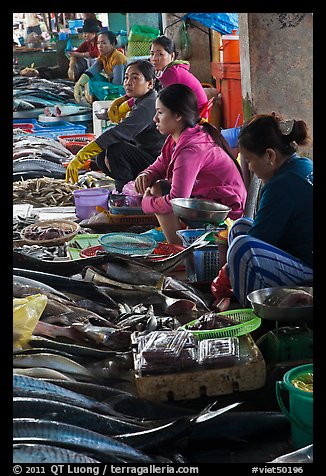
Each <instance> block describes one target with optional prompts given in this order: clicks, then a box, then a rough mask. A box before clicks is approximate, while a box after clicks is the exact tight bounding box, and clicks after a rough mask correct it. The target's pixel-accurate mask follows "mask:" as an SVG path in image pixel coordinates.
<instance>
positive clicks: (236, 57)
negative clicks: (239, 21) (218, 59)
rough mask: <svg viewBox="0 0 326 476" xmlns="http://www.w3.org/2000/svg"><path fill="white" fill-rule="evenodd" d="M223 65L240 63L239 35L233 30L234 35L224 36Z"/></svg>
mask: <svg viewBox="0 0 326 476" xmlns="http://www.w3.org/2000/svg"><path fill="white" fill-rule="evenodd" d="M219 49H220V50H222V51H223V63H240V47H239V35H237V34H236V30H232V35H222V46H220V48H219Z"/></svg>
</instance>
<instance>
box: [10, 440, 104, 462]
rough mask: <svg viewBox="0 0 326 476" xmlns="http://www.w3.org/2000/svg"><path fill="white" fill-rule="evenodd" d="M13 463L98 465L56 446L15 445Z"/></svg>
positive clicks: (78, 454) (94, 460)
mask: <svg viewBox="0 0 326 476" xmlns="http://www.w3.org/2000/svg"><path fill="white" fill-rule="evenodd" d="M13 463H16V464H17V463H32V464H37V463H83V464H89V463H100V461H99V460H96V459H94V458H90V457H89V456H85V455H83V454H82V453H78V452H76V451H72V450H68V449H66V448H60V447H58V446H49V445H38V444H29V443H17V444H14V445H13Z"/></svg>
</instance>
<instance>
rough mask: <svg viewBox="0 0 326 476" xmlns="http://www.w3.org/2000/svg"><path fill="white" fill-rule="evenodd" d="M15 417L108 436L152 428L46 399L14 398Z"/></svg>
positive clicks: (139, 422)
mask: <svg viewBox="0 0 326 476" xmlns="http://www.w3.org/2000/svg"><path fill="white" fill-rule="evenodd" d="M13 417H14V418H26V417H29V418H42V419H44V420H55V421H58V422H64V423H69V424H71V425H77V426H80V427H82V428H86V429H88V430H92V431H97V432H99V433H102V434H103V435H107V436H114V435H120V434H123V433H125V432H128V434H130V433H132V432H138V431H141V430H144V429H148V428H150V425H149V424H148V423H147V424H144V423H142V422H141V420H137V423H130V422H129V421H127V419H123V420H122V419H118V418H116V417H113V416H109V415H101V414H99V413H96V412H93V411H90V410H87V409H85V408H80V407H77V406H75V405H71V404H67V403H61V402H56V401H51V400H46V399H44V398H43V399H42V398H30V397H14V398H13ZM135 421H136V420H135ZM131 446H133V445H131Z"/></svg>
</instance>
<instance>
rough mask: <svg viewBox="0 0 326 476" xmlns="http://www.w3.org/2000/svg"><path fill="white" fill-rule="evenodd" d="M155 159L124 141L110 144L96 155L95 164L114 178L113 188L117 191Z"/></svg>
mask: <svg viewBox="0 0 326 476" xmlns="http://www.w3.org/2000/svg"><path fill="white" fill-rule="evenodd" d="M105 157H106V158H107V160H108V162H109V166H110V170H109V169H108V168H107V166H106V165H105V161H104V160H105ZM155 160H156V157H152V156H150V155H149V154H148V153H147V152H144V151H142V150H140V149H139V148H138V147H136V146H135V145H133V144H131V143H130V142H124V141H121V142H117V143H116V144H112V145H110V147H108V148H107V149H106V150H104V151H103V152H101V153H100V154H98V156H97V157H96V163H97V166H98V167H99V168H100V169H101V170H102V172H104V173H105V174H106V175H109V176H110V177H112V178H113V179H114V180H115V188H116V189H117V191H118V192H121V191H122V188H123V186H124V185H126V183H128V182H130V181H131V180H135V178H136V177H137V175H138V174H139V173H140V172H142V171H143V170H144V169H146V168H147V167H148V166H149V165H151V164H152V163H153V162H154V161H155Z"/></svg>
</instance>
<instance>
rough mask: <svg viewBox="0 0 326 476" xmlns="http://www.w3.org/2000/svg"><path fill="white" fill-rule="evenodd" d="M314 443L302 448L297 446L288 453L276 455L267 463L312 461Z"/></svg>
mask: <svg viewBox="0 0 326 476" xmlns="http://www.w3.org/2000/svg"><path fill="white" fill-rule="evenodd" d="M313 452H314V445H313V444H311V445H307V446H304V447H303V448H299V449H298V450H295V451H291V452H290V453H286V454H284V455H282V456H278V457H277V458H275V459H273V460H272V461H269V463H278V464H288V463H296V464H300V463H313V462H314V456H313Z"/></svg>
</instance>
